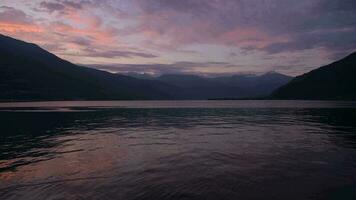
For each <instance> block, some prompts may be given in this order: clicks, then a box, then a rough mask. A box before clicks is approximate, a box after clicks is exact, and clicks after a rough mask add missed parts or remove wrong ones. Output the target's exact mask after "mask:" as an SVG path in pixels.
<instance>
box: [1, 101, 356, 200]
mask: <svg viewBox="0 0 356 200" xmlns="http://www.w3.org/2000/svg"><path fill="white" fill-rule="evenodd" d="M0 199H1V200H7V199H15V200H18V199H25V200H31V199H34V200H41V199H51V200H52V199H53V200H54V199H98V200H99V199H100V200H102V199H119V200H120V199H122V200H131V199H152V200H159V199H202V200H203V199H204V200H205V199H217V200H221V199H233V200H235V199H274V200H275V199H283V200H289V199H298V200H299V199H350V200H351V199H356V103H352V102H303V101H180V102H160V101H153V102H42V103H20V104H0Z"/></svg>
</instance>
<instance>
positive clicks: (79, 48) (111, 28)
mask: <svg viewBox="0 0 356 200" xmlns="http://www.w3.org/2000/svg"><path fill="white" fill-rule="evenodd" d="M0 33H1V34H4V35H8V36H11V37H15V38H18V39H21V40H25V41H28V42H33V43H36V44H38V45H40V46H41V47H43V48H44V49H46V50H48V51H50V52H52V53H55V54H56V55H58V56H60V57H61V58H64V59H67V60H69V61H71V62H73V63H77V64H81V65H87V66H91V67H96V68H100V69H105V70H108V71H111V72H128V71H132V72H141V73H143V72H147V73H156V74H161V73H196V74H211V75H215V74H231V73H251V72H253V73H255V72H257V73H262V72H267V71H277V72H281V73H285V74H289V75H299V74H301V73H304V72H307V71H309V70H311V69H315V68H317V67H319V66H321V65H323V64H327V63H329V62H330V61H333V60H336V59H339V58H342V57H344V56H346V55H347V54H349V53H351V52H353V51H355V50H356V1H355V0H77V1H76V0H58V1H51V0H31V1H28V0H0Z"/></svg>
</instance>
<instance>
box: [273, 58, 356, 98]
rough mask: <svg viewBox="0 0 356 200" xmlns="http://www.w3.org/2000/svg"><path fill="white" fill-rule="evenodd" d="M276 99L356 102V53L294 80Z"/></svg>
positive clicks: (276, 92)
mask: <svg viewBox="0 0 356 200" xmlns="http://www.w3.org/2000/svg"><path fill="white" fill-rule="evenodd" d="M272 98H274V99H306V100H356V52H354V53H352V54H351V55H349V56H347V57H345V58H343V59H341V60H339V61H336V62H334V63H331V64H329V65H326V66H323V67H320V68H318V69H315V70H313V71H311V72H309V73H306V74H303V75H301V76H298V77H296V78H294V79H293V80H292V81H291V82H289V83H288V84H286V85H285V86H282V87H281V88H279V89H277V90H276V91H275V92H273V94H272Z"/></svg>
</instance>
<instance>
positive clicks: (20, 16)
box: [0, 6, 33, 24]
mask: <svg viewBox="0 0 356 200" xmlns="http://www.w3.org/2000/svg"><path fill="white" fill-rule="evenodd" d="M0 21H1V22H6V23H14V24H32V23H33V19H32V18H31V17H29V16H28V15H27V14H26V13H24V12H23V11H22V10H18V9H16V8H13V7H8V6H0Z"/></svg>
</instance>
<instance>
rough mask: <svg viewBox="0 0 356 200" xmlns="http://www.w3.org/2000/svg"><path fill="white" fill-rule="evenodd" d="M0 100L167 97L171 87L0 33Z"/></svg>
mask: <svg viewBox="0 0 356 200" xmlns="http://www.w3.org/2000/svg"><path fill="white" fill-rule="evenodd" d="M0 44H1V45H0V91H1V93H0V100H2V101H5V100H6V101H11V100H69V99H70V100H73V99H168V98H172V97H171V96H169V95H168V94H167V93H166V92H164V91H169V90H173V89H174V87H171V86H168V85H165V84H162V83H159V82H157V81H149V80H142V79H135V78H132V77H128V76H122V75H116V74H111V73H108V72H104V71H99V70H95V69H91V68H86V67H81V66H77V65H74V64H72V63H70V62H68V61H65V60H63V59H60V58H59V57H57V56H55V55H53V54H51V53H49V52H47V51H45V50H43V49H42V48H40V47H39V46H37V45H35V44H31V43H26V42H23V41H20V40H16V39H13V38H10V37H7V36H4V35H0Z"/></svg>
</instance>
